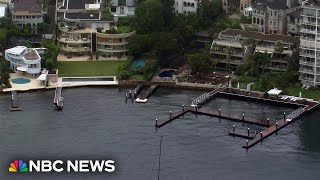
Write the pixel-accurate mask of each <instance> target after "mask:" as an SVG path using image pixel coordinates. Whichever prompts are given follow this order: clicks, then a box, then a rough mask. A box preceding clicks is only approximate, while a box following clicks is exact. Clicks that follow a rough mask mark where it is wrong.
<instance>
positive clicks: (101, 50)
mask: <svg viewBox="0 0 320 180" xmlns="http://www.w3.org/2000/svg"><path fill="white" fill-rule="evenodd" d="M97 51H100V52H105V53H117V52H128V51H129V50H128V49H126V48H123V49H113V48H108V49H107V48H101V47H97Z"/></svg>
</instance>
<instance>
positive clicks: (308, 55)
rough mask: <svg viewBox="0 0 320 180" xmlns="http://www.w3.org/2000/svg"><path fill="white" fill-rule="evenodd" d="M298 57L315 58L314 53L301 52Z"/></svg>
mask: <svg viewBox="0 0 320 180" xmlns="http://www.w3.org/2000/svg"><path fill="white" fill-rule="evenodd" d="M300 56H302V57H310V58H315V55H314V53H303V52H301V53H300ZM317 56H318V54H317Z"/></svg>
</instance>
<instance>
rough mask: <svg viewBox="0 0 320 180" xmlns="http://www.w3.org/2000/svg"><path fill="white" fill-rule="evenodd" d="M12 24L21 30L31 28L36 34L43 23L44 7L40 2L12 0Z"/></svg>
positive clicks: (36, 0)
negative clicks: (26, 27) (25, 27)
mask: <svg viewBox="0 0 320 180" xmlns="http://www.w3.org/2000/svg"><path fill="white" fill-rule="evenodd" d="M11 3H12V4H13V10H12V22H13V23H15V24H17V25H18V27H20V28H21V29H22V28H23V27H24V26H30V28H31V29H32V32H34V33H36V32H37V29H38V25H39V24H41V23H43V12H42V7H41V5H40V4H39V1H38V0H12V1H11Z"/></svg>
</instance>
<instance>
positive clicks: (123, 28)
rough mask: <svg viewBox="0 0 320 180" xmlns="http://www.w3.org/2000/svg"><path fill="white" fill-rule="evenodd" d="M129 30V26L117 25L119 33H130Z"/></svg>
mask: <svg viewBox="0 0 320 180" xmlns="http://www.w3.org/2000/svg"><path fill="white" fill-rule="evenodd" d="M128 32H131V29H130V27H129V26H118V27H117V33H120V34H122V33H128Z"/></svg>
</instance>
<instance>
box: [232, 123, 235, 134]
mask: <svg viewBox="0 0 320 180" xmlns="http://www.w3.org/2000/svg"><path fill="white" fill-rule="evenodd" d="M235 127H236V126H235V125H232V132H233V134H234V131H235Z"/></svg>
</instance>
